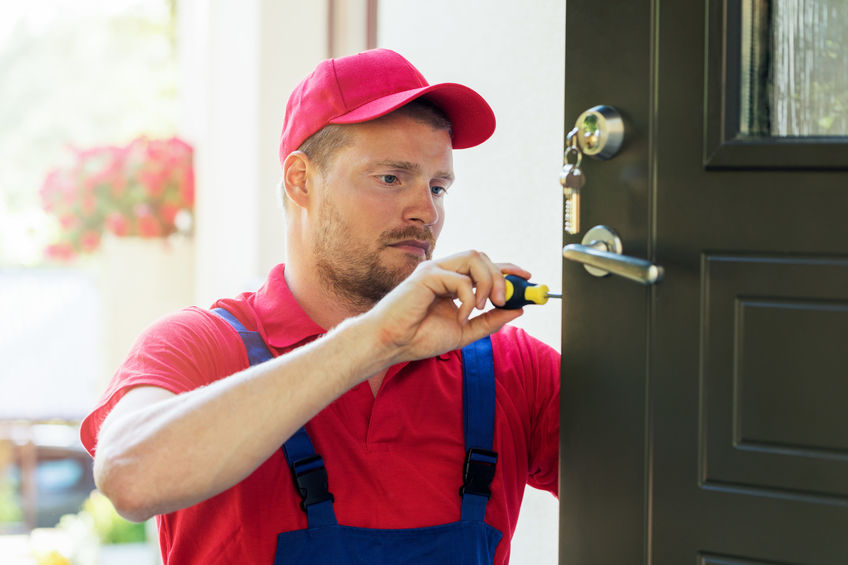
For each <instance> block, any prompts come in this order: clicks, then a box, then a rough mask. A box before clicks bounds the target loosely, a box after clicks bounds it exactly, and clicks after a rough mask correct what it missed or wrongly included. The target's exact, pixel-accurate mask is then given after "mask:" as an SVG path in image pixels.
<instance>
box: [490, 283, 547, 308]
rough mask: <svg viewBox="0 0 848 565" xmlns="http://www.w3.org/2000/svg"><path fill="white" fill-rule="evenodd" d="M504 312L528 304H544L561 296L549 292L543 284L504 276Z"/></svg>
mask: <svg viewBox="0 0 848 565" xmlns="http://www.w3.org/2000/svg"><path fill="white" fill-rule="evenodd" d="M504 278H505V279H506V302H505V303H504V305H503V306H498V308H504V309H506V310H514V309H516V308H522V307H524V306H527V305H528V304H545V303H546V302H547V301H548V298H562V294H557V293H554V292H550V291H549V290H548V287H547V286H546V285H543V284H536V283H531V282H530V281H526V280H524V279H522V278H521V277H518V276H516V275H506V276H505V277H504Z"/></svg>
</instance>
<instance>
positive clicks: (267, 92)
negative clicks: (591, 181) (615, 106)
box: [0, 0, 565, 565]
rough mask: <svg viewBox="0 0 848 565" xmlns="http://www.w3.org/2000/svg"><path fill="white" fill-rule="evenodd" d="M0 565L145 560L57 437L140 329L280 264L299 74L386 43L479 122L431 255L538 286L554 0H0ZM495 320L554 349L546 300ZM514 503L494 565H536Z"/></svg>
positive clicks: (555, 253)
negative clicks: (284, 146)
mask: <svg viewBox="0 0 848 565" xmlns="http://www.w3.org/2000/svg"><path fill="white" fill-rule="evenodd" d="M0 8H2V18H0V315H2V322H0V358H2V359H3V364H2V365H0V562H2V563H4V564H19V563H20V564H29V563H56V564H62V563H73V564H78V563H79V564H94V563H104V564H108V563H122V564H130V565H131V564H134V563H138V564H139V565H140V564H153V563H157V562H158V550H157V548H156V542H155V537H156V535H155V531H154V529H153V525H152V524H139V525H136V524H129V523H127V522H124V521H122V520H120V519H119V518H118V517H117V516H116V515H115V514H114V511H113V510H112V509H111V505H110V504H109V503H108V501H106V500H105V499H103V498H102V497H100V496H98V494H97V493H96V492H92V491H93V488H94V486H93V481H92V478H91V461H90V458H89V456H88V455H87V454H86V453H85V452H84V451H83V449H82V447H81V446H80V444H79V439H78V431H77V430H78V424H79V421H80V420H81V418H82V417H83V416H84V415H85V414H87V413H88V411H90V409H91V408H92V406H93V405H94V403H95V402H96V401H97V398H98V397H99V395H100V393H101V392H102V391H103V389H104V388H105V385H106V383H107V382H108V380H109V378H110V377H111V374H112V372H113V371H114V369H115V368H116V367H117V365H118V364H119V363H120V361H121V359H122V358H123V356H124V355H125V354H126V352H127V350H128V349H129V346H130V344H131V342H132V340H133V339H134V337H135V336H136V335H137V334H138V332H139V331H140V330H141V329H143V328H144V327H145V326H146V325H147V324H149V323H150V322H152V321H153V320H155V319H156V318H157V317H159V316H161V315H162V314H164V313H166V312H169V311H171V310H174V309H177V308H181V307H184V306H188V305H193V304H196V305H200V306H208V305H209V304H211V302H212V301H214V300H215V299H216V298H218V297H221V296H229V295H233V294H236V293H238V292H241V291H244V290H254V289H255V288H257V287H258V285H259V284H260V283H261V281H262V280H263V279H264V277H265V275H266V274H267V272H268V270H269V269H270V268H271V267H273V266H274V265H276V264H277V263H279V262H282V261H284V260H285V253H284V244H285V241H284V231H283V216H282V210H281V208H280V204H279V200H280V195H279V194H278V193H277V188H276V186H277V183H278V181H279V177H280V165H279V162H278V160H277V144H278V139H279V132H280V126H281V123H282V116H283V113H284V108H285V101H286V99H287V97H288V93H289V92H290V91H291V89H292V88H293V87H294V85H295V84H296V83H297V82H298V81H299V80H300V79H301V78H302V77H303V76H304V75H306V74H307V73H308V72H310V71H311V69H312V68H313V67H314V66H315V64H316V63H317V62H318V61H320V60H321V59H324V58H326V57H328V56H342V55H346V54H349V53H353V52H357V51H361V50H363V49H366V48H371V47H377V46H380V47H388V48H391V49H395V50H396V51H398V52H400V53H402V54H403V55H404V56H406V57H407V58H408V59H410V60H411V61H412V62H413V63H414V64H415V65H416V66H417V67H418V68H419V69H420V70H421V71H422V72H423V74H424V75H425V76H426V77H427V78H428V80H429V81H430V82H461V83H463V84H466V85H468V86H470V87H472V88H474V89H475V90H477V91H478V92H480V93H481V94H482V95H483V96H484V97H485V98H486V99H487V100H488V102H489V103H490V104H491V106H492V107H493V109H494V111H495V114H496V115H497V118H498V129H497V131H496V132H495V135H494V136H493V137H492V139H491V140H489V141H488V142H487V143H485V144H483V145H482V146H480V147H477V148H473V149H468V150H462V151H459V152H457V153H456V154H455V156H454V158H455V170H456V174H457V182H456V184H455V186H454V188H452V189H451V192H450V195H449V196H448V200H447V203H446V206H447V223H446V227H445V229H444V231H443V233H442V237H441V238H440V241H439V247H438V249H437V254H438V255H443V254H449V253H453V252H456V251H459V250H462V249H468V248H477V249H481V250H484V251H486V252H487V253H488V254H489V255H490V256H491V257H493V258H494V259H495V260H498V261H511V262H515V263H518V264H520V265H522V266H523V267H525V268H527V269H529V270H530V271H531V272H532V273H533V275H534V277H533V278H534V280H535V281H537V282H543V283H546V284H548V285H549V286H550V287H551V288H552V289H554V290H559V288H561V282H560V268H561V267H560V255H559V254H560V247H561V240H562V235H561V229H562V228H561V225H560V221H561V220H560V218H561V214H560V206H561V199H560V186H559V182H558V177H559V168H560V166H561V163H562V140H563V116H562V113H563V110H562V105H563V87H564V85H563V75H564V73H563V68H562V62H563V55H564V53H563V50H564V13H565V7H564V2H563V1H562V0H559V1H554V0H534V1H533V2H525V3H517V2H513V1H509V0H487V1H482V0H480V1H476V0H460V1H456V0H453V1H447V0H430V1H428V2H426V3H423V2H418V1H413V0H379V1H378V0H313V1H310V2H302V1H295V0H249V1H247V2H235V1H234V0H112V1H110V2H100V1H97V0H74V1H73V2H71V1H70V0H30V1H29V2H26V3H24V2H16V1H12V0H0ZM517 325H520V326H522V327H524V328H525V329H527V330H528V331H529V332H530V333H532V334H533V335H536V336H537V337H539V338H540V339H543V340H544V341H546V342H548V343H550V344H551V345H553V346H554V347H556V348H557V349H559V348H560V311H559V305H558V304H553V305H549V306H546V307H540V308H535V309H528V312H527V313H526V314H525V316H523V317H522V318H521V319H520V320H518V323H517ZM556 535H557V503H556V500H555V499H554V498H553V497H551V496H550V495H549V494H547V493H540V492H538V491H534V490H533V489H529V488H528V489H527V492H526V494H525V502H524V506H523V508H522V518H521V521H520V523H519V527H518V530H517V532H516V535H515V538H514V542H513V543H514V545H513V558H512V562H513V563H518V564H522V563H534V564H538V563H543V564H544V563H555V562H556Z"/></svg>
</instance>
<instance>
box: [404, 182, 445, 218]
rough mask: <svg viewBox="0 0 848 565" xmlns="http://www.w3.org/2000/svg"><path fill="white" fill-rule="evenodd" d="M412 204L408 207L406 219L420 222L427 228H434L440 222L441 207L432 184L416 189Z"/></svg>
mask: <svg viewBox="0 0 848 565" xmlns="http://www.w3.org/2000/svg"><path fill="white" fill-rule="evenodd" d="M413 192H414V194H413V195H412V196H411V202H410V203H409V204H408V206H407V211H406V218H407V219H408V220H410V221H413V222H420V223H422V224H424V225H425V226H432V225H434V224H436V223H437V222H438V221H439V217H440V213H441V211H440V205H439V203H438V202H437V200H438V198H439V197H438V196H436V195H434V194H433V191H432V189H431V188H430V184H429V183H427V184H426V185H424V186H421V187H415V190H414V191H413Z"/></svg>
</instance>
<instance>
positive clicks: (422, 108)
mask: <svg viewBox="0 0 848 565" xmlns="http://www.w3.org/2000/svg"><path fill="white" fill-rule="evenodd" d="M395 115H401V116H408V117H410V118H412V119H413V120H415V121H418V122H421V123H423V124H427V125H429V126H431V127H433V128H434V129H439V130H445V131H447V132H448V133H449V134H452V125H451V122H450V120H448V118H447V116H446V115H445V113H444V112H443V111H442V110H441V108H439V107H438V106H436V105H435V104H434V103H432V102H430V101H429V100H426V99H424V98H416V99H415V100H413V101H412V102H410V103H408V104H406V105H404V106H401V107H400V108H398V109H396V110H393V111H391V112H389V113H388V114H386V116H395ZM383 117H385V116H383ZM379 119H380V118H377V120H379ZM349 141H350V130H349V129H348V128H346V127H345V126H344V125H340V124H330V125H327V126H324V127H323V128H322V129H320V130H318V131H317V132H315V133H313V134H312V135H311V136H309V137H308V138H307V139H306V141H304V142H303V143H302V144H301V146H300V147H298V150H300V151H303V152H304V153H306V155H307V156H308V157H309V159H310V160H311V161H312V162H313V163H315V164H316V165H317V166H318V169H319V170H321V171H322V172H325V171H326V170H327V167H329V165H330V161H331V160H332V158H333V156H334V155H335V154H336V152H337V151H338V150H339V149H341V148H342V147H344V146H345V145H347V144H348V142H349Z"/></svg>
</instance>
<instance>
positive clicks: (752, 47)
mask: <svg viewBox="0 0 848 565" xmlns="http://www.w3.org/2000/svg"><path fill="white" fill-rule="evenodd" d="M741 4H742V14H741V15H742V33H741V35H742V37H741V40H742V53H741V59H742V60H741V61H740V62H741V65H740V67H741V71H742V76H741V77H740V78H741V89H740V94H741V100H740V105H739V107H740V116H739V118H740V129H741V133H742V134H743V135H747V136H752V137H805V136H846V135H848V2H846V0H742V2H741Z"/></svg>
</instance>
